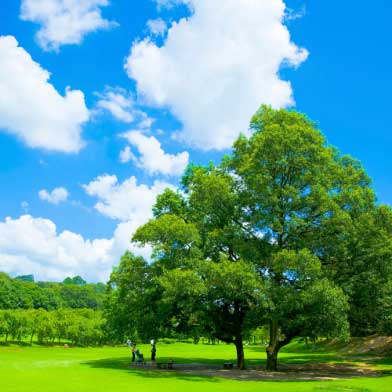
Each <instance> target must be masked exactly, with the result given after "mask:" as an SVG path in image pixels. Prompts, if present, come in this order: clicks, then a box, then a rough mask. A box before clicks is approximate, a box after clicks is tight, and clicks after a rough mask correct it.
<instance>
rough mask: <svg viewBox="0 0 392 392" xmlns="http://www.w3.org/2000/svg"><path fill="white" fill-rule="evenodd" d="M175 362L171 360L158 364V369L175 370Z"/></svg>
mask: <svg viewBox="0 0 392 392" xmlns="http://www.w3.org/2000/svg"><path fill="white" fill-rule="evenodd" d="M173 365H174V362H173V360H172V359H171V360H170V362H157V368H158V369H173Z"/></svg>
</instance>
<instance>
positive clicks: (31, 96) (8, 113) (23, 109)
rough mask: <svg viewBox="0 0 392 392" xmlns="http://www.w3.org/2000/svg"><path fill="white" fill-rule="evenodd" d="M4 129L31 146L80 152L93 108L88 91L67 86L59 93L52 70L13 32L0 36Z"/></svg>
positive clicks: (0, 112)
mask: <svg viewBox="0 0 392 392" xmlns="http://www.w3.org/2000/svg"><path fill="white" fill-rule="evenodd" d="M0 59H1V61H0V130H3V131H6V132H8V133H11V134H14V135H16V136H17V137H19V138H20V139H21V140H23V141H24V142H25V143H26V144H27V145H28V146H30V147H40V148H44V149H47V150H53V151H62V152H77V151H79V150H80V148H81V147H82V146H83V142H82V139H81V131H82V125H83V124H84V123H85V122H86V121H87V120H88V118H89V112H88V110H87V107H86V105H85V102H84V95H83V93H82V92H81V91H79V90H71V89H70V88H67V89H66V91H65V95H64V96H62V95H61V94H59V93H58V92H57V91H56V89H55V88H54V87H53V85H52V84H50V83H49V77H50V74H49V72H48V71H46V70H45V69H43V68H42V67H41V66H40V65H39V64H38V63H36V62H35V61H33V59H32V58H31V56H30V55H29V54H28V53H27V52H26V51H25V50H24V49H23V48H21V47H20V46H18V42H17V41H16V39H15V38H14V37H12V36H0Z"/></svg>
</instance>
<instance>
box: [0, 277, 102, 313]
mask: <svg viewBox="0 0 392 392" xmlns="http://www.w3.org/2000/svg"><path fill="white" fill-rule="evenodd" d="M27 278H28V279H27ZM104 293H105V285H104V284H103V283H97V284H86V282H85V281H84V280H83V279H82V278H80V277H74V278H67V279H65V280H64V282H63V283H53V282H33V281H32V280H31V279H30V277H29V276H27V277H20V278H19V279H18V278H15V279H12V278H11V277H9V276H8V275H7V274H5V273H4V272H0V309H41V308H42V309H46V310H54V309H59V308H73V309H76V308H80V309H81V308H89V309H101V308H102V304H103V299H104Z"/></svg>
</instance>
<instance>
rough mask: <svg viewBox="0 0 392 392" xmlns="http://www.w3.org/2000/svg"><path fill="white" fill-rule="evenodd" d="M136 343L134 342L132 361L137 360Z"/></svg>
mask: <svg viewBox="0 0 392 392" xmlns="http://www.w3.org/2000/svg"><path fill="white" fill-rule="evenodd" d="M136 350H137V348H136V343H133V347H132V362H135V358H136Z"/></svg>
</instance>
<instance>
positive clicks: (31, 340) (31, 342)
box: [30, 332, 35, 346]
mask: <svg viewBox="0 0 392 392" xmlns="http://www.w3.org/2000/svg"><path fill="white" fill-rule="evenodd" d="M34 335H35V332H33V333H32V334H31V336H30V346H31V345H32V344H33V337H34Z"/></svg>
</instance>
